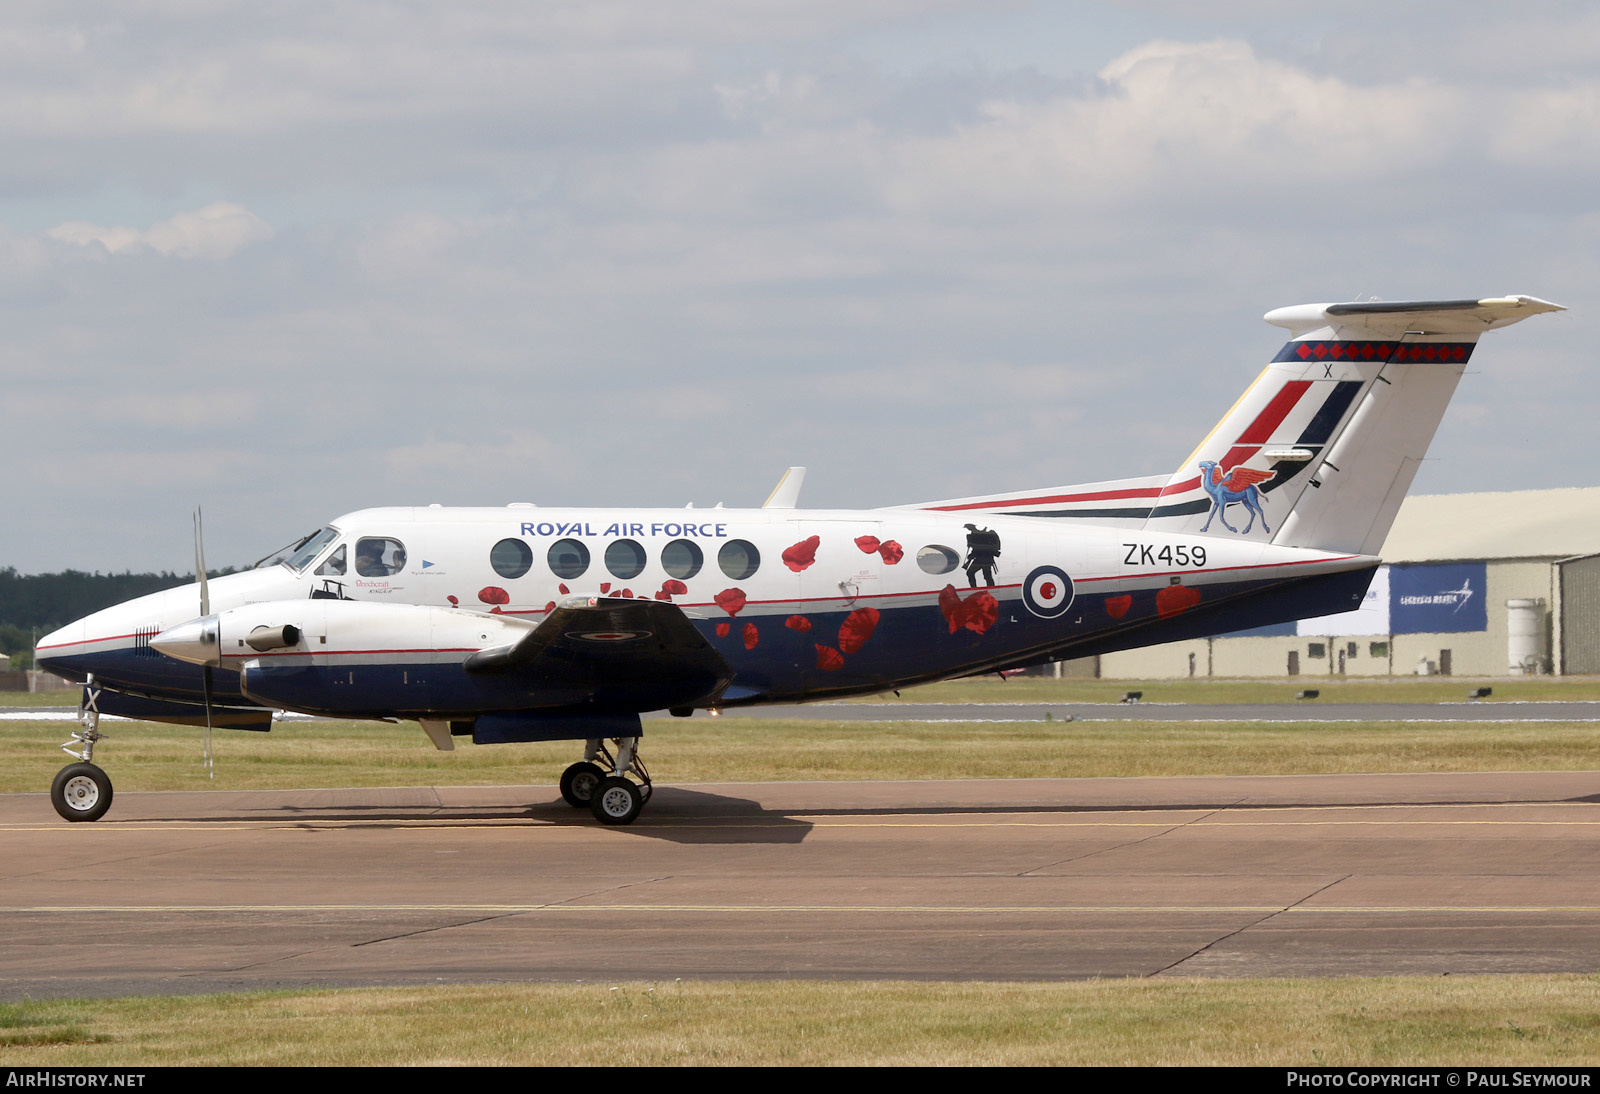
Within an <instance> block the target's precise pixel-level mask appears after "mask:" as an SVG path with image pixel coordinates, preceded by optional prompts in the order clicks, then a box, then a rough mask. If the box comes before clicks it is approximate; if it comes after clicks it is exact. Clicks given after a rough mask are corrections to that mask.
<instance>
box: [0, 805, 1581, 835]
mask: <svg viewBox="0 0 1600 1094" xmlns="http://www.w3.org/2000/svg"><path fill="white" fill-rule="evenodd" d="M1292 808H1295V809H1298V808H1301V807H1292ZM1339 808H1342V807H1339ZM1384 808H1387V807H1384ZM1446 808H1448V807H1446ZM1182 812H1191V813H1201V812H1206V811H1205V810H1200V809H1195V810H1187V811H1182ZM1252 812H1254V811H1252ZM916 816H926V814H917V813H908V814H897V815H892V816H889V817H885V818H883V819H881V820H872V821H856V820H840V819H838V818H836V817H834V816H831V815H824V814H807V813H792V814H787V815H786V816H785V818H784V819H782V820H775V821H670V820H662V821H645V822H643V823H641V824H638V825H636V826H635V827H636V828H637V829H641V830H643V829H655V830H692V829H750V830H764V829H774V830H783V829H786V828H792V827H794V826H795V824H796V823H799V822H804V823H808V824H810V825H811V826H812V827H813V828H906V829H911V828H939V829H957V828H1059V829H1074V828H1135V829H1147V828H1172V829H1177V828H1188V829H1193V828H1196V827H1206V828H1394V827H1405V828H1461V827H1477V828H1596V827H1600V818H1596V819H1595V820H1538V819H1532V818H1530V819H1524V820H1489V819H1474V818H1459V819H1455V820H1362V819H1357V818H1345V819H1338V820H1275V819H1267V818H1262V817H1260V816H1259V814H1257V815H1253V816H1250V817H1242V816H1239V815H1238V814H1237V813H1233V812H1229V811H1228V810H1226V809H1223V810H1220V811H1212V815H1210V816H1207V817H1205V818H1203V819H1193V820H1184V819H1182V818H1181V817H1179V816H1173V817H1170V818H1168V819H1165V820H1153V821H1112V820H1039V821H1024V820H911V819H902V818H910V817H916ZM952 816H971V814H953V815H952ZM525 828H542V829H550V830H562V831H576V832H604V831H606V829H604V828H599V827H597V826H595V825H592V824H586V823H583V822H581V821H574V822H562V821H547V820H540V819H526V818H525V819H508V820H506V821H499V822H495V823H492V824H484V823H480V822H475V821H454V820H451V819H450V818H449V817H437V818H417V819H415V820H386V821H384V820H363V819H360V818H352V819H350V820H343V821H340V820H323V821H291V820H278V819H273V820H269V819H262V820H259V821H244V822H240V821H173V822H168V823H159V824H141V823H139V822H136V821H135V822H128V823H117V824H108V825H105V826H95V827H94V828H87V827H83V826H79V825H68V824H40V825H21V824H15V825H12V824H0V833H5V832H61V833H65V832H83V833H89V832H93V833H96V834H113V833H115V834H121V835H130V834H135V833H149V832H270V831H350V830H355V831H359V830H363V829H374V830H376V829H385V830H390V829H403V830H406V831H417V832H429V831H438V832H467V831H495V830H520V829H525Z"/></svg>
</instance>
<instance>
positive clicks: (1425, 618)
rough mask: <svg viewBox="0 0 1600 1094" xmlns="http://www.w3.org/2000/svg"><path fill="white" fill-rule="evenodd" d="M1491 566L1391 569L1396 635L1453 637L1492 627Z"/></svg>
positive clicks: (1465, 564)
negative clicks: (1490, 614)
mask: <svg viewBox="0 0 1600 1094" xmlns="http://www.w3.org/2000/svg"><path fill="white" fill-rule="evenodd" d="M1487 575H1488V566H1487V564H1486V563H1482V562H1449V563H1423V564H1419V565H1416V566H1391V567H1389V625H1390V627H1392V628H1393V630H1392V632H1391V633H1393V634H1454V633H1458V632H1462V631H1482V630H1487V629H1488V627H1489V605H1488V602H1487V600H1486V597H1485V593H1486V591H1487Z"/></svg>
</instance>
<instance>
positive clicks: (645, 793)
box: [561, 737, 651, 824]
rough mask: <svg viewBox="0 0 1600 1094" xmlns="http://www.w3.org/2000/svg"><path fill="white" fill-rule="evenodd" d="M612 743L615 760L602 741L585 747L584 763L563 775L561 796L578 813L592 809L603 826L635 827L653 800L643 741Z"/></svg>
mask: <svg viewBox="0 0 1600 1094" xmlns="http://www.w3.org/2000/svg"><path fill="white" fill-rule="evenodd" d="M612 741H613V743H614V744H615V745H616V746H617V754H616V756H614V757H613V756H612V755H611V750H610V749H609V748H607V747H606V743H605V741H604V740H602V739H601V738H598V737H594V738H591V739H590V740H589V741H588V742H586V743H585V745H584V749H583V759H582V760H580V761H579V762H578V763H575V764H573V765H572V766H571V767H569V768H567V769H566V770H565V771H563V772H562V773H561V796H562V797H563V798H565V799H567V804H568V805H570V806H572V807H573V808H574V809H582V808H583V807H584V806H588V807H589V811H590V812H592V813H593V814H594V815H595V819H596V820H598V821H599V822H600V823H601V824H632V823H633V820H634V818H635V817H637V816H638V815H639V810H641V809H643V808H644V803H645V802H647V801H649V800H650V790H651V787H650V772H649V771H648V770H646V768H645V766H644V764H643V763H642V762H641V761H640V760H639V738H637V737H615V738H612ZM629 775H632V776H633V778H631V779H630V778H628V776H629Z"/></svg>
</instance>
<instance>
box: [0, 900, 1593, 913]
mask: <svg viewBox="0 0 1600 1094" xmlns="http://www.w3.org/2000/svg"><path fill="white" fill-rule="evenodd" d="M292 912H299V913H322V912H425V913H449V914H465V913H471V914H499V915H518V914H531V913H535V912H671V913H683V914H712V915H716V914H750V913H755V914H772V913H782V914H790V915H811V914H816V913H823V912H843V913H846V914H855V913H873V914H884V913H896V912H900V913H904V912H918V913H926V914H934V915H951V914H965V913H982V914H985V915H993V914H1004V915H1056V914H1062V913H1072V914H1079V915H1086V914H1087V915H1113V914H1114V915H1124V914H1128V913H1134V912H1138V913H1147V914H1153V915H1160V914H1171V913H1183V914H1191V915H1209V914H1239V915H1259V914H1262V913H1266V912H1275V913H1278V914H1279V915H1280V916H1284V915H1299V916H1304V915H1325V914H1326V915H1479V914H1485V915H1487V914H1493V915H1507V914H1540V915H1550V914H1580V915H1595V914H1600V905H1594V904H1561V905H1489V904H1483V905H1335V906H1316V905H1299V906H1295V907H1292V908H1285V907H1284V905H1282V904H1215V905H1204V904H1200V905H1196V904H1172V905H1147V904H1005V905H969V904H571V903H560V904H40V905H19V906H17V907H14V908H4V907H0V915H29V914H34V915H40V914H49V915H63V914H78V915H81V914H93V915H109V914H130V913H137V914H197V915H198V914H204V915H214V914H227V913H241V914H263V913H292Z"/></svg>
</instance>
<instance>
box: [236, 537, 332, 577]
mask: <svg viewBox="0 0 1600 1094" xmlns="http://www.w3.org/2000/svg"><path fill="white" fill-rule="evenodd" d="M338 538H339V530H338V529H337V528H323V529H322V530H321V531H318V532H313V533H312V534H311V535H309V536H307V537H306V538H305V539H303V540H301V541H300V544H299V546H298V547H296V548H295V549H294V553H293V554H292V555H290V556H289V557H288V558H286V559H281V561H282V562H283V564H284V565H285V566H287V567H289V569H291V570H293V571H294V572H295V573H297V574H298V573H303V572H304V571H305V568H306V567H307V566H309V565H311V563H312V561H313V560H314V559H315V558H316V557H317V556H318V555H320V554H321V553H322V551H323V549H324V548H325V547H327V546H328V544H330V543H332V542H333V541H334V540H336V539H338ZM271 559H272V555H268V556H267V557H266V558H264V559H262V560H261V562H258V563H256V565H257V566H260V565H262V564H263V563H266V562H268V561H269V560H271Z"/></svg>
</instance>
